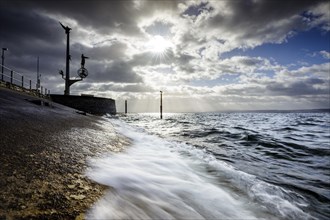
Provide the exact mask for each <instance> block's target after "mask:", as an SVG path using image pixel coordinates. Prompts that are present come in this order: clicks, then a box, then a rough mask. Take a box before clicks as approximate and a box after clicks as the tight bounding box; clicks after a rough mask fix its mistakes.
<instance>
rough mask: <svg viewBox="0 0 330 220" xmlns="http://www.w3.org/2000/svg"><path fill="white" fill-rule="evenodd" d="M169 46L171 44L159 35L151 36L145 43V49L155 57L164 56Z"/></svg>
mask: <svg viewBox="0 0 330 220" xmlns="http://www.w3.org/2000/svg"><path fill="white" fill-rule="evenodd" d="M171 46H172V44H171V42H170V41H169V40H166V39H165V38H164V37H163V36H160V35H155V36H152V37H151V39H150V40H149V42H148V43H147V49H148V50H149V51H151V52H152V53H154V54H155V55H163V54H165V53H166V51H167V50H168V49H169V48H170V47H171Z"/></svg>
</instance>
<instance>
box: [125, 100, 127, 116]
mask: <svg viewBox="0 0 330 220" xmlns="http://www.w3.org/2000/svg"><path fill="white" fill-rule="evenodd" d="M125 114H127V100H125Z"/></svg>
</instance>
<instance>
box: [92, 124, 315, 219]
mask: <svg viewBox="0 0 330 220" xmlns="http://www.w3.org/2000/svg"><path fill="white" fill-rule="evenodd" d="M111 122H112V123H113V124H114V125H115V126H116V129H117V131H118V132H121V133H122V134H124V135H125V136H127V137H129V138H131V139H132V140H133V145H132V146H131V147H129V148H128V149H127V150H126V151H125V152H122V153H117V154H112V155H108V156H107V157H104V158H101V159H95V160H92V161H91V166H92V167H91V169H90V170H89V172H88V176H89V177H90V178H91V179H93V180H95V181H97V182H99V183H101V184H104V185H107V186H109V187H110V190H109V192H108V193H107V195H105V197H104V198H102V199H101V200H100V201H99V202H97V203H96V204H95V206H94V207H93V208H92V209H91V210H90V211H89V213H88V214H87V217H88V218H90V219H259V218H262V219H277V218H278V217H280V218H300V219H303V218H305V219H306V218H308V217H309V216H306V215H305V213H303V212H302V211H301V210H300V209H299V208H298V207H297V205H296V204H294V203H292V202H290V201H289V200H287V199H285V196H283V195H281V193H282V194H283V193H284V194H285V193H286V192H285V191H284V190H282V189H280V188H279V187H275V186H272V185H270V184H267V183H264V182H262V181H259V180H256V178H255V177H254V176H252V175H249V174H246V173H243V172H241V171H239V170H235V169H234V168H233V167H232V166H230V165H228V164H226V163H224V162H221V161H218V160H216V159H215V158H213V157H212V156H211V155H209V154H207V153H206V152H204V151H203V150H199V149H196V148H193V147H192V146H189V145H186V144H183V143H177V142H171V141H165V140H163V139H161V138H159V137H156V136H152V135H148V134H146V133H144V132H143V131H142V130H141V129H140V130H137V129H135V128H132V127H130V126H128V125H127V124H124V123H122V122H121V121H120V120H111ZM210 169H213V171H215V173H214V172H213V171H212V172H211V170H210ZM272 209H274V210H272Z"/></svg>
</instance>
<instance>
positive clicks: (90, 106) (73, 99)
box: [50, 95, 116, 115]
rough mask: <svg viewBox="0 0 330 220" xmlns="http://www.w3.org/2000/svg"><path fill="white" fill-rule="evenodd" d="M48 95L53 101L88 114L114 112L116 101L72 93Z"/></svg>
mask: <svg viewBox="0 0 330 220" xmlns="http://www.w3.org/2000/svg"><path fill="white" fill-rule="evenodd" d="M50 97H51V100H52V101H54V102H57V103H59V104H62V105H65V106H68V107H71V108H75V109H77V110H80V111H83V112H87V113H90V114H94V115H105V114H116V102H115V100H113V99H107V98H100V97H93V96H73V95H50Z"/></svg>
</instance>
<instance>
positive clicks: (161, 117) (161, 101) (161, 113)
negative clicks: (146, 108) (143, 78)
mask: <svg viewBox="0 0 330 220" xmlns="http://www.w3.org/2000/svg"><path fill="white" fill-rule="evenodd" d="M160 119H163V91H160Z"/></svg>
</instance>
